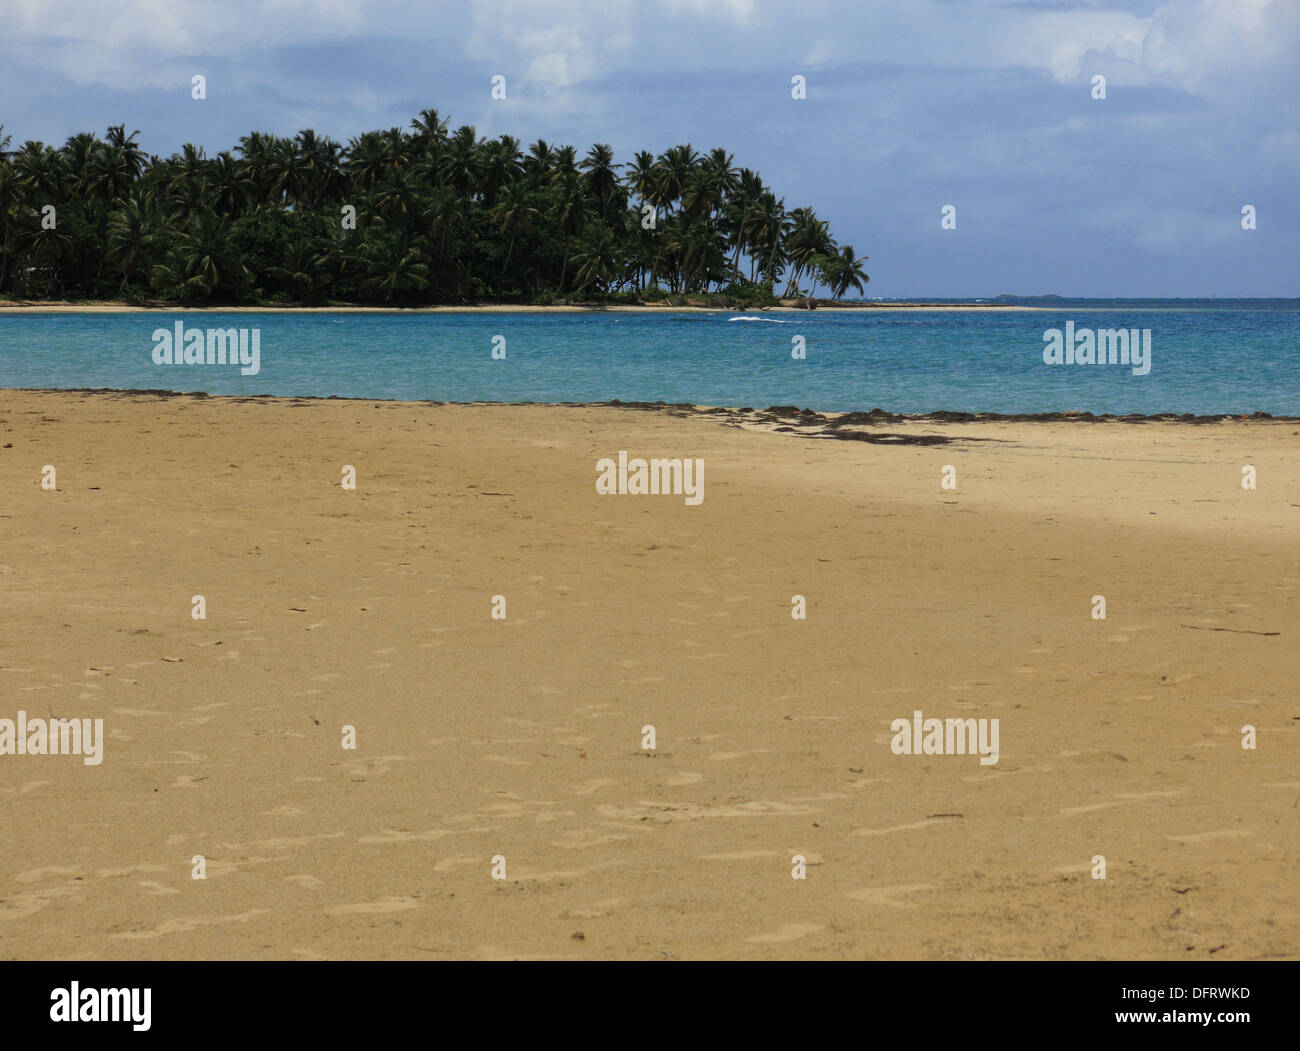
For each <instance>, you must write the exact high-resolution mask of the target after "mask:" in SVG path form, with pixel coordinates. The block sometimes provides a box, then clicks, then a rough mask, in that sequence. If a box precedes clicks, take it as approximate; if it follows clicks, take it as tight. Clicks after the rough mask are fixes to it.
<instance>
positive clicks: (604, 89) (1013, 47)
mask: <svg viewBox="0 0 1300 1051" xmlns="http://www.w3.org/2000/svg"><path fill="white" fill-rule="evenodd" d="M1298 55H1300V0H1170V2H1166V3H1160V2H1156V0H1137V2H1128V3H1125V2H1102V0H1095V2H1087V0H1084V2H1071V0H1061V2H1050V0H1038V2H1014V3H1012V2H997V0H967V2H963V0H900V2H893V0H843V2H841V0H798V2H797V3H793V4H791V3H767V2H762V0H660V2H658V3H632V2H625V0H600V2H587V0H583V2H576V0H573V2H557V0H457V2H455V3H441V2H435V3H415V2H403V0H380V2H371V0H259V2H253V0H229V2H202V0H117V2H115V3H113V4H107V3H104V2H103V0H0V123H2V124H4V126H5V129H6V131H7V132H8V133H10V134H12V135H13V137H14V141H15V143H20V142H22V141H24V140H26V139H29V138H34V139H40V140H43V141H45V142H49V143H54V144H61V143H62V142H63V141H64V140H65V139H66V138H67V137H68V136H69V135H71V134H73V133H75V132H79V131H85V130H96V131H98V132H99V133H101V134H102V133H103V130H104V128H105V127H106V126H107V125H109V124H116V123H125V124H126V125H127V127H128V130H134V129H137V128H138V129H140V132H141V135H140V142H141V144H142V145H143V147H144V148H145V149H146V150H147V151H149V152H151V153H158V154H162V155H167V154H170V153H171V152H173V151H174V150H176V149H177V148H179V146H180V145H181V144H182V143H184V142H186V141H191V142H194V143H196V144H198V145H201V146H204V147H205V148H206V149H207V151H208V153H209V155H211V154H214V153H216V152H217V151H218V150H220V149H226V148H231V147H233V146H234V145H235V143H236V142H237V140H238V139H239V137H240V136H241V135H243V134H245V133H247V132H248V131H250V130H253V129H258V130H263V131H272V132H276V133H278V134H282V135H292V134H293V133H295V132H296V131H297V130H298V129H300V128H302V127H313V128H315V129H316V130H317V131H318V132H322V133H326V134H329V135H331V136H332V137H333V138H335V139H338V140H340V141H343V142H346V140H347V139H348V138H349V137H351V136H352V135H354V134H356V133H357V132H359V131H362V130H366V129H370V128H383V127H391V126H394V125H402V126H406V125H407V124H408V123H409V121H410V119H411V118H412V117H413V116H414V115H415V114H416V113H417V112H418V111H419V110H420V109H423V108H425V107H429V106H432V107H436V108H437V109H438V110H439V111H440V113H442V114H444V115H446V116H449V117H450V119H451V122H452V126H453V127H454V126H457V125H460V124H473V125H475V126H476V127H477V128H478V131H479V133H480V134H481V135H485V136H495V135H498V134H502V133H509V134H512V135H515V136H517V137H518V138H520V139H521V140H523V142H524V143H525V144H527V143H530V142H532V141H534V140H536V139H538V138H543V139H546V140H547V141H549V142H551V143H553V144H554V143H557V142H558V143H572V144H574V145H576V146H579V147H580V150H581V151H582V152H585V150H586V148H587V147H588V146H589V145H590V144H592V143H593V142H608V143H610V144H612V145H613V146H614V147H615V149H616V151H617V153H618V155H619V160H620V161H625V160H628V159H630V157H631V154H632V152H633V151H634V150H638V149H650V150H653V151H655V152H659V151H661V150H662V149H664V148H665V147H666V146H669V145H672V144H674V143H677V142H690V143H691V144H692V145H694V146H695V147H696V149H698V150H700V151H704V150H707V149H710V148H712V147H714V146H725V147H726V148H727V149H728V150H729V151H730V152H731V153H732V154H734V157H735V162H736V163H737V164H738V165H744V166H747V167H751V168H755V169H757V170H758V171H759V172H761V173H762V175H763V177H764V179H765V180H766V181H767V182H768V183H769V185H771V186H772V187H773V188H774V189H775V190H776V192H777V194H778V195H783V196H785V198H786V203H787V205H788V206H789V207H796V206H800V205H811V206H812V207H814V208H815V209H816V210H817V212H818V214H819V215H820V216H821V217H822V218H824V219H828V220H829V221H830V223H831V229H832V232H833V233H834V234H835V235H836V237H837V238H838V239H839V241H840V242H841V243H851V244H853V246H854V247H855V248H856V250H857V252H858V254H859V255H866V256H868V257H869V258H870V262H869V263H868V265H867V270H868V272H869V273H870V274H871V275H872V281H871V283H870V285H869V286H868V295H875V296H886V297H895V296H898V297H904V296H992V295H997V294H999V293H1003V292H1009V293H1015V294H1021V295H1036V294H1044V293H1057V294H1061V295H1068V296H1203V295H1210V294H1215V295H1219V296H1223V297H1228V296H1298V295H1300V278H1298V275H1300V198H1298V195H1297V187H1300V60H1297V56H1298ZM196 73H201V74H203V75H204V76H205V77H206V78H207V96H208V97H207V99H206V100H203V101H195V100H193V99H191V97H190V78H191V77H192V76H193V75H194V74H196ZM494 74H501V75H504V76H505V77H506V78H507V79H506V88H507V98H506V99H505V100H504V101H493V100H492V99H491V97H490V92H491V78H492V76H493V75H494ZM796 74H798V75H802V76H804V77H805V78H806V80H807V98H806V99H803V100H795V99H792V98H791V91H790V86H791V85H790V82H791V77H792V76H794V75H796ZM1096 75H1102V76H1104V77H1106V95H1107V97H1106V99H1105V100H1101V101H1099V100H1094V99H1093V98H1092V78H1093V77H1094V76H1096ZM948 204H951V205H953V206H955V207H956V209H957V228H956V229H955V230H947V231H946V230H942V229H940V212H941V209H942V208H943V206H944V205H948ZM1248 204H1249V205H1253V206H1254V207H1255V209H1256V215H1257V220H1256V221H1257V229H1255V230H1253V231H1245V230H1243V229H1242V228H1241V209H1242V206H1243V205H1248Z"/></svg>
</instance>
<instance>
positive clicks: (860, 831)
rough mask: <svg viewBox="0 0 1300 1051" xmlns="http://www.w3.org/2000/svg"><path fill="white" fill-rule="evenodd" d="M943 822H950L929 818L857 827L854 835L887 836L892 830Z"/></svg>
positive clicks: (902, 830)
mask: <svg viewBox="0 0 1300 1051" xmlns="http://www.w3.org/2000/svg"><path fill="white" fill-rule="evenodd" d="M943 824H949V822H945V821H942V820H940V819H938V818H934V819H929V818H927V819H926V820H925V821H912V822H910V823H908V824H906V825H890V826H889V827H888V828H855V829H854V830H853V835H855V836H887V835H889V833H891V832H906V831H908V830H909V829H913V828H925V827H926V826H927V825H943Z"/></svg>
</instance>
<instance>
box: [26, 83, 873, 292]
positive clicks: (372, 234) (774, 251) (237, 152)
mask: <svg viewBox="0 0 1300 1051" xmlns="http://www.w3.org/2000/svg"><path fill="white" fill-rule="evenodd" d="M139 134H140V133H139V132H138V131H133V132H131V133H130V134H127V132H126V128H125V125H121V124H119V125H115V126H113V127H110V128H109V129H108V130H107V134H106V136H105V137H104V138H102V139H101V138H99V137H97V136H96V135H94V134H92V133H89V132H86V133H82V134H78V135H74V136H72V137H71V138H69V139H68V141H67V142H66V143H64V145H63V146H62V147H60V148H55V147H52V146H47V145H45V144H44V143H42V142H36V141H28V142H24V143H23V144H22V146H21V147H20V148H18V149H10V145H11V138H12V137H11V136H9V135H5V134H4V129H3V127H0V296H6V297H11V298H24V299H51V298H57V299H72V300H75V299H88V300H102V299H119V300H125V301H127V302H137V303H140V302H159V301H162V302H180V303H192V304H209V305H211V304H240V303H253V304H260V303H266V304H286V305H287V304H295V303H297V304H304V305H327V304H330V303H365V304H373V305H387V306H422V305H433V304H438V303H469V302H476V301H484V300H487V301H500V302H520V303H536V304H548V303H553V302H559V301H567V300H574V301H600V300H605V301H614V302H667V303H670V304H683V303H685V302H687V301H688V300H687V298H686V297H688V296H691V297H701V296H702V297H705V299H706V301H708V302H716V303H726V304H729V305H741V306H748V305H755V306H762V305H770V304H772V303H775V302H776V300H777V298H778V297H780V296H816V295H818V294H819V293H820V294H826V295H829V296H830V297H833V298H839V297H842V296H844V295H845V294H846V293H848V292H849V291H850V290H853V291H856V292H857V293H859V294H860V293H861V292H862V291H863V288H864V284H865V282H866V281H867V280H868V277H867V275H866V274H865V273H864V272H863V269H862V264H863V262H864V260H863V259H860V258H857V257H856V256H855V254H854V249H853V246H852V245H842V246H841V245H838V244H837V243H836V241H835V238H834V237H832V236H831V233H830V229H829V226H828V224H827V223H826V222H824V221H822V220H820V219H818V218H817V216H816V214H815V213H814V211H813V210H812V208H806V207H802V208H787V207H786V202H785V198H783V197H778V196H777V195H776V192H775V191H774V190H772V189H770V188H769V187H768V186H766V185H765V184H764V183H763V180H762V179H761V178H760V176H759V174H758V173H757V172H755V171H752V170H750V169H749V168H737V167H735V166H734V164H733V163H732V155H731V154H729V153H728V152H727V151H726V150H724V149H721V148H719V149H714V150H711V151H709V152H708V153H698V152H697V151H695V150H694V149H692V148H691V146H689V145H681V146H673V147H671V148H670V149H667V150H665V151H664V152H663V153H661V154H659V155H658V156H655V155H654V154H652V153H650V152H649V151H642V152H640V153H637V154H635V155H634V156H633V157H632V159H631V160H630V161H629V162H627V163H623V164H619V163H616V161H615V157H614V151H613V150H612V149H611V148H610V147H609V146H607V145H602V144H599V143H598V144H596V145H594V146H592V147H591V148H590V149H589V150H588V151H587V152H586V154H585V155H584V156H582V157H579V155H578V151H577V149H576V148H575V147H573V146H553V145H551V144H549V143H547V142H544V141H541V140H538V141H537V142H534V143H533V144H532V145H531V146H529V147H527V148H526V149H525V148H523V147H522V146H521V144H520V141H519V140H518V139H516V138H514V137H512V136H509V135H502V136H501V137H500V138H497V139H490V140H488V139H482V138H480V137H479V136H478V135H477V134H476V131H475V129H474V128H473V127H472V126H464V127H461V128H458V129H456V130H455V131H454V132H453V131H449V129H448V127H447V121H446V120H444V119H442V118H440V117H439V115H438V113H437V111H436V110H432V109H429V110H424V111H423V112H421V113H420V115H419V116H418V117H417V118H416V119H415V120H413V121H412V122H411V125H410V128H409V130H403V129H401V128H391V129H388V130H386V131H368V132H365V133H364V134H362V135H358V136H357V137H356V138H353V139H352V140H351V141H349V142H348V144H347V146H343V145H341V144H340V143H338V142H335V141H334V140H332V139H330V138H329V137H327V136H322V135H318V134H317V133H316V132H314V131H311V130H309V129H308V130H303V131H300V132H298V134H297V135H296V136H295V137H293V138H292V139H289V138H281V137H278V136H275V135H270V134H265V133H262V132H252V133H251V134H249V135H246V136H244V137H243V138H241V139H240V140H239V144H238V146H236V147H235V148H234V149H233V150H223V151H221V152H220V153H218V154H217V155H216V156H215V157H208V156H206V155H205V152H204V150H203V149H201V148H198V147H195V146H194V145H193V144H190V143H187V144H186V145H185V146H184V147H183V148H182V149H181V151H180V152H179V153H176V154H173V155H172V156H171V157H168V158H166V159H162V158H159V157H156V156H150V155H148V154H146V153H145V152H144V151H143V150H142V149H141V148H140V147H139V145H138V144H137V141H136V140H137V137H138V136H139ZM692 301H693V300H692Z"/></svg>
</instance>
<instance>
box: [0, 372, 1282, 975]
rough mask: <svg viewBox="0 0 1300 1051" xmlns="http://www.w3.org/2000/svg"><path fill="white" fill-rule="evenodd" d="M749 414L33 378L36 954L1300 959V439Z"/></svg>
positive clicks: (25, 556) (13, 595)
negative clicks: (671, 464)
mask: <svg viewBox="0 0 1300 1051" xmlns="http://www.w3.org/2000/svg"><path fill="white" fill-rule="evenodd" d="M723 420H724V418H722V417H718V418H715V417H710V416H705V415H689V414H687V415H674V414H672V413H670V412H647V411H640V410H636V409H628V408H616V407H552V406H451V405H430V404H402V403H395V402H368V401H310V400H297V399H263V398H258V399H247V398H245V399H240V398H220V399H219V398H202V397H191V396H179V397H170V398H167V397H156V396H151V395H139V394H79V393H57V392H52V393H42V392H21V391H20V392H15V391H6V392H0V446H3V448H0V491H2V492H3V493H4V506H3V508H2V509H0V537H2V538H3V539H2V540H0V585H2V586H3V595H4V613H3V629H4V630H3V633H2V636H0V684H3V693H2V696H3V698H4V702H3V705H2V706H0V718H9V719H13V718H15V716H16V713H17V712H18V711H19V710H20V709H21V710H24V711H25V712H27V713H28V714H29V715H31V716H32V717H33V718H37V717H39V718H42V719H49V718H92V717H93V718H102V719H103V720H104V734H105V740H104V755H103V762H102V763H101V764H100V765H98V766H88V765H85V764H84V763H83V761H82V760H81V759H80V758H78V757H76V756H66V755H65V756H32V755H22V756H19V755H6V756H3V757H0V794H2V795H3V798H2V799H0V829H2V832H3V844H4V851H3V861H2V862H0V955H2V956H4V957H5V958H19V959H22V958H107V959H119V958H120V959H134V958H144V959H193V958H221V959H226V958H234V959H244V958H259V959H260V958H284V959H295V958H335V959H341V958H410V959H426V958H475V959H476V958H499V957H511V958H537V957H544V958H580V959H587V958H597V959H610V958H614V959H621V958H641V959H664V958H676V959H698V958H728V959H731V958H746V959H748V958H780V957H797V958H818V959H823V958H825V959H845V958H850V959H861V958H923V959H932V958H942V959H967V958H974V959H989V958H1031V959H1055V958H1158V959H1180V960H1181V959H1204V958H1213V959H1222V958H1234V959H1241V958H1275V957H1287V956H1289V957H1291V958H1295V957H1296V956H1297V954H1300V902H1298V901H1297V897H1298V894H1297V889H1296V887H1297V883H1296V871H1297V861H1300V761H1298V760H1300V699H1298V697H1297V690H1296V683H1297V682H1298V681H1300V674H1298V673H1300V648H1298V647H1297V639H1300V605H1298V603H1297V598H1298V597H1300V591H1298V589H1300V543H1298V542H1297V535H1296V529H1295V523H1296V520H1297V517H1296V516H1297V507H1298V506H1300V458H1298V457H1297V455H1296V451H1297V448H1298V447H1300V444H1298V443H1300V437H1298V436H1297V433H1296V432H1297V429H1298V428H1297V426H1296V425H1295V424H1293V423H1282V422H1269V421H1263V422H1260V421H1249V422H1244V421H1230V422H1226V423H1222V424H1211V425H1204V426H1190V425H1186V424H1181V423H1146V424H1140V425H1131V424H1118V423H1112V424H1095V423H1094V424H1089V423H1082V422H1080V423H1066V422H1059V423H981V424H935V423H928V422H925V423H923V422H908V423H897V424H885V425H881V426H880V427H879V430H880V431H884V432H888V433H892V434H898V435H903V436H905V437H916V436H932V437H936V438H939V439H948V440H949V441H947V442H946V443H943V444H934V445H908V444H899V445H892V446H891V445H883V444H873V443H868V442H861V441H827V440H813V439H809V438H805V437H799V436H795V435H791V434H782V433H773V432H772V431H771V429H770V428H768V429H765V428H760V427H756V426H724V425H723ZM620 450H627V451H629V452H630V453H631V454H632V455H634V456H664V457H688V456H689V457H699V458H701V459H703V461H704V462H705V465H706V473H705V489H704V493H705V497H704V499H703V502H702V503H701V504H700V505H699V506H694V507H692V506H688V505H687V504H686V503H685V502H684V501H683V500H682V499H681V498H680V497H674V496H636V495H626V496H600V495H597V493H596V490H595V485H594V482H595V479H596V467H595V465H596V461H597V460H599V459H600V458H602V457H614V456H617V454H618V452H619V451H620ZM1247 464H1250V465H1253V466H1254V467H1255V468H1256V470H1257V473H1258V488H1257V489H1255V490H1253V491H1251V490H1246V489H1243V488H1242V486H1241V477H1242V475H1241V469H1242V467H1243V466H1244V465H1247ZM46 465H50V466H53V467H54V468H55V469H56V484H57V489H55V490H53V491H48V490H44V489H42V487H41V479H42V469H43V467H45V466H46ZM344 466H351V467H354V468H355V471H356V478H357V487H356V490H355V491H348V490H346V489H344V488H343V487H342V486H341V484H340V481H341V477H342V469H343V467H344ZM945 466H951V467H953V468H954V469H955V474H956V479H957V486H956V489H955V490H944V489H942V488H941V487H940V479H941V475H942V472H943V468H944V467H945ZM197 595H202V596H203V597H204V601H205V604H206V619H204V620H196V619H194V618H193V616H192V615H191V610H192V608H193V606H192V600H193V598H194V596H197ZM497 595H500V596H504V598H505V601H506V618H505V619H504V620H494V619H493V618H492V616H491V612H492V608H493V596H497ZM796 595H801V596H804V598H805V600H806V605H807V619H806V620H796V619H794V618H792V616H791V609H792V598H793V596H796ZM1095 595H1104V596H1105V599H1106V603H1107V617H1106V619H1105V620H1097V619H1094V618H1093V616H1092V610H1093V608H1094V603H1093V596H1095ZM915 711H921V712H923V713H924V715H925V717H927V718H929V717H932V716H933V717H937V718H941V719H942V718H946V717H960V718H967V717H969V718H976V719H994V718H996V719H998V720H999V724H1000V756H999V758H998V762H997V763H996V764H991V765H985V764H981V762H980V761H979V758H978V757H976V756H971V755H924V754H922V755H896V754H894V751H893V750H892V749H891V737H892V734H891V723H892V722H893V720H896V719H899V718H903V719H908V720H910V719H911V718H912V716H913V713H914V712H915ZM345 726H351V727H354V728H355V732H356V748H355V749H354V750H345V749H344V748H343V747H342V739H343V728H344V727H345ZM647 726H653V727H654V729H655V735H656V748H655V750H654V751H652V752H651V751H648V750H647V749H645V748H643V747H642V742H643V734H644V729H643V728H645V727H647ZM1246 726H1253V727H1254V728H1255V732H1256V747H1255V748H1254V749H1245V748H1243V747H1242V741H1243V727H1246ZM199 855H202V857H203V858H204V863H205V865H206V879H203V880H198V879H193V878H192V874H193V872H194V870H195V866H196V864H197V862H196V861H195V858H196V857H197V856H199ZM796 855H799V856H801V857H802V858H803V859H804V866H805V872H806V879H802V880H800V879H792V871H794V869H795V865H796V863H795V862H794V861H793V859H794V857H795V856H796ZM498 856H499V857H501V858H504V859H505V861H504V865H505V879H493V878H492V870H493V859H494V858H496V857H498ZM1099 856H1101V857H1104V859H1105V866H1106V878H1105V879H1104V880H1103V879H1096V878H1093V876H1094V873H1095V872H1096V871H1098V869H1097V863H1096V861H1095V859H1096V858H1098V857H1099ZM497 865H498V873H499V869H500V863H499V862H498V863H497Z"/></svg>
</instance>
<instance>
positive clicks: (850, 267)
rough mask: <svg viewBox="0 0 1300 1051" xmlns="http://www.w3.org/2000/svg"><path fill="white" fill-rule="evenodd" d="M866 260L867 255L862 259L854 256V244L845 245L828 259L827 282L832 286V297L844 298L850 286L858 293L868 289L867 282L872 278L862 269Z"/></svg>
mask: <svg viewBox="0 0 1300 1051" xmlns="http://www.w3.org/2000/svg"><path fill="white" fill-rule="evenodd" d="M866 261H867V257H866V256H863V257H862V258H861V259H858V258H856V257H855V256H854V254H853V246H852V245H843V246H842V247H841V248H840V250H839V252H838V253H837V254H835V255H832V256H831V257H830V258H829V259H828V260H827V262H826V268H825V269H826V283H827V284H828V285H829V286H830V291H831V298H833V299H842V298H843V297H844V293H845V292H847V291H848V290H849V289H850V288H856V289H857V290H858V295H861V294H862V293H863V292H865V291H866V287H865V286H866V283H867V282H868V281H870V280H871V278H870V277H868V276H867V274H866V272H865V271H864V270H863V269H862V264H863V263H865V262H866Z"/></svg>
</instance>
